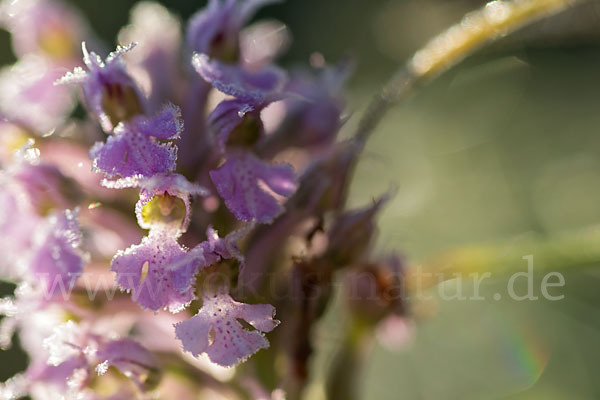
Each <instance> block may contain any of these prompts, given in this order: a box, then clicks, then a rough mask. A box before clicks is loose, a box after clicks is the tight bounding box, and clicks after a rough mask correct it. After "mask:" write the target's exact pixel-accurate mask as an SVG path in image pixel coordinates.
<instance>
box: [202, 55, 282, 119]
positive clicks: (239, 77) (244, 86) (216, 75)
mask: <svg viewBox="0 0 600 400" xmlns="http://www.w3.org/2000/svg"><path fill="white" fill-rule="evenodd" d="M192 64H193V65H194V68H196V71H197V72H198V73H199V74H200V75H201V76H202V77H203V78H204V80H206V81H207V82H209V83H210V84H211V85H212V86H213V87H214V88H215V89H217V90H219V91H221V92H223V93H225V94H228V95H230V96H233V97H235V98H236V99H238V100H239V101H241V102H244V103H247V104H248V105H249V106H251V107H257V106H260V105H265V103H268V102H271V101H274V100H275V99H279V98H280V97H281V94H280V93H278V92H279V89H281V88H282V86H283V84H284V81H285V73H284V72H283V71H282V70H281V69H279V68H277V67H273V66H272V67H265V68H263V69H261V70H259V71H252V72H250V71H246V70H245V69H243V68H242V67H240V66H239V65H233V64H224V63H221V62H219V61H217V60H211V59H210V58H209V57H208V56H207V55H206V54H200V53H196V54H194V57H193V58H192Z"/></svg>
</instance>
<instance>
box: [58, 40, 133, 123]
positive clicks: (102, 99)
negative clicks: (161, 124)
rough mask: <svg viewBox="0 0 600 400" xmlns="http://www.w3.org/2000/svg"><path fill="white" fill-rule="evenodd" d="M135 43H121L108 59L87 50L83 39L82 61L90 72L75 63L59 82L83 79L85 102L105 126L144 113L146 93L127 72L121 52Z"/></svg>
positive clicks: (78, 81)
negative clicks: (144, 95)
mask: <svg viewBox="0 0 600 400" xmlns="http://www.w3.org/2000/svg"><path fill="white" fill-rule="evenodd" d="M133 47H134V45H133V44H132V45H129V46H127V47H121V46H119V47H118V48H117V50H116V51H114V52H112V53H111V54H110V55H109V56H108V57H107V58H106V63H105V62H104V61H103V60H102V58H100V57H99V56H98V55H97V54H96V53H94V52H88V51H87V48H86V46H85V42H84V43H82V51H83V61H84V63H85V65H86V66H87V67H88V70H89V72H87V73H86V72H85V71H84V70H83V69H82V68H80V67H76V68H75V69H74V71H73V72H69V73H67V74H66V75H65V76H64V77H63V78H62V79H60V80H58V81H57V84H63V83H82V84H83V94H84V97H85V102H86V104H87V106H88V107H89V108H90V110H91V111H92V112H93V113H94V114H95V115H96V117H97V118H98V120H99V121H100V124H101V125H102V128H103V129H104V130H105V131H107V132H110V131H112V130H113V129H114V128H115V127H116V126H117V125H118V124H119V122H123V121H127V120H129V119H131V118H133V117H135V116H136V115H140V114H143V111H144V106H143V104H142V103H143V97H142V95H141V91H140V89H139V88H138V86H137V84H136V83H135V82H134V81H133V79H132V78H131V76H129V74H128V73H127V71H126V69H125V65H124V64H123V62H122V60H121V56H122V55H123V54H125V53H126V52H128V51H130V50H131V49H132V48H133Z"/></svg>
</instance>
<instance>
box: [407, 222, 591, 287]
mask: <svg viewBox="0 0 600 400" xmlns="http://www.w3.org/2000/svg"><path fill="white" fill-rule="evenodd" d="M528 256H533V258H532V262H533V269H534V274H535V275H536V276H538V275H539V277H541V276H543V275H545V274H547V273H549V272H564V271H568V270H573V269H578V268H585V267H590V266H593V265H598V264H599V263H600V226H595V227H592V228H587V229H583V230H578V231H569V232H564V233H560V234H555V235H552V236H544V237H535V236H530V237H522V238H515V239H514V240H511V241H506V242H503V243H494V244H489V245H480V246H468V247H463V248H459V249H455V250H451V251H447V252H444V253H440V254H438V255H436V256H435V257H432V258H430V259H428V260H426V261H424V262H423V263H421V264H417V265H413V266H412V267H411V268H409V270H408V273H407V288H408V290H409V293H413V294H414V293H415V292H417V293H418V291H419V290H421V289H426V288H429V287H432V286H435V285H436V284H438V283H441V282H443V281H445V280H448V279H453V278H456V277H457V276H461V277H465V278H467V277H468V276H469V275H472V274H479V276H481V275H482V274H484V273H487V272H489V273H492V274H496V275H498V276H507V275H510V274H513V273H516V272H523V271H527V266H528V260H527V259H526V258H524V257H528Z"/></svg>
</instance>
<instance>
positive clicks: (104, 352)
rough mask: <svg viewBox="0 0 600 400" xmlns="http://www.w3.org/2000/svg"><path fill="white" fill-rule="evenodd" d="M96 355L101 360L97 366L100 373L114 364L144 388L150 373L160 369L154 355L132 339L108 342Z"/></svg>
mask: <svg viewBox="0 0 600 400" xmlns="http://www.w3.org/2000/svg"><path fill="white" fill-rule="evenodd" d="M96 356H97V357H98V359H100V360H101V363H100V364H99V365H98V366H97V367H96V371H97V372H98V375H102V374H104V373H105V372H106V370H107V368H108V367H109V366H114V367H115V368H117V369H118V370H119V371H121V372H122V373H123V374H124V375H125V376H127V377H128V378H130V379H132V380H133V381H134V382H135V383H136V384H137V385H138V387H140V389H142V390H143V389H144V384H145V382H146V381H147V380H148V373H152V372H155V373H156V372H157V370H158V364H157V361H156V359H155V357H154V355H153V354H152V353H151V352H150V351H148V350H147V349H146V348H144V347H143V346H142V345H140V344H139V343H138V342H136V341H135V340H131V339H118V340H113V341H111V342H108V343H107V344H105V345H104V346H102V348H100V350H98V353H97V354H96Z"/></svg>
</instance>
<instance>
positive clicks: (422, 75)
mask: <svg viewBox="0 0 600 400" xmlns="http://www.w3.org/2000/svg"><path fill="white" fill-rule="evenodd" d="M583 1H586V0H512V1H492V2H490V3H488V4H486V5H485V6H484V7H483V8H481V9H479V10H476V11H472V12H470V13H468V14H466V15H465V16H464V17H463V18H462V20H461V21H460V22H459V23H457V24H456V25H453V26H452V27H450V28H448V29H447V30H445V31H444V32H443V33H441V34H440V35H438V36H436V37H435V38H433V39H432V40H431V41H429V43H427V44H426V45H425V47H423V48H422V49H421V50H419V51H417V52H416V53H415V54H414V56H413V57H412V58H411V59H410V60H409V61H408V62H407V63H406V65H404V66H403V67H402V68H400V70H399V71H398V72H396V74H394V75H393V76H392V77H391V79H390V80H389V81H388V82H387V83H386V84H385V86H384V87H383V89H382V90H381V91H380V92H379V93H378V94H377V95H376V96H375V97H374V98H373V100H371V103H370V104H369V106H368V107H367V110H366V111H365V113H364V114H363V116H362V118H361V119H360V121H359V123H358V127H357V128H356V131H355V132H354V138H355V139H356V141H357V142H358V143H359V144H360V145H364V143H365V142H366V140H367V139H368V137H369V135H370V134H371V133H372V132H373V130H374V129H375V128H376V126H377V124H378V123H379V121H381V119H382V118H383V116H384V115H385V113H386V112H387V110H388V109H389V108H390V107H391V106H392V105H393V104H395V103H397V102H398V101H400V100H402V99H404V98H406V97H407V96H408V95H409V94H410V93H411V92H412V89H413V88H414V87H415V86H419V85H421V84H423V83H426V82H429V81H430V80H432V79H433V78H435V77H437V76H439V75H441V74H442V73H444V72H445V71H447V70H449V69H450V68H451V67H453V66H454V65H456V64H458V63H459V62H461V61H462V60H464V59H465V58H466V57H468V56H469V55H471V54H473V53H474V52H475V51H477V50H478V49H480V48H481V47H482V46H484V45H486V44H488V43H491V42H493V41H494V40H497V39H498V38H501V37H503V36H505V35H507V34H509V33H511V32H514V31H516V30H518V29H519V28H522V27H524V26H526V25H529V24H531V23H533V22H536V21H538V20H540V19H542V18H545V17H548V16H551V15H554V14H558V13H560V12H561V11H563V10H565V9H566V8H568V7H569V6H571V5H573V4H575V3H581V2H583Z"/></svg>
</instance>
